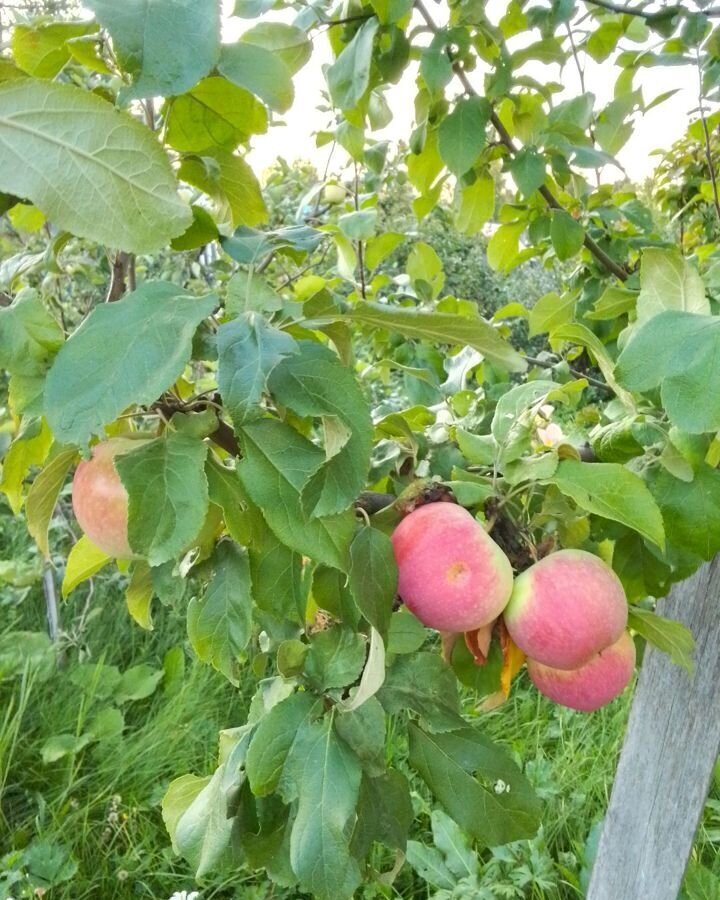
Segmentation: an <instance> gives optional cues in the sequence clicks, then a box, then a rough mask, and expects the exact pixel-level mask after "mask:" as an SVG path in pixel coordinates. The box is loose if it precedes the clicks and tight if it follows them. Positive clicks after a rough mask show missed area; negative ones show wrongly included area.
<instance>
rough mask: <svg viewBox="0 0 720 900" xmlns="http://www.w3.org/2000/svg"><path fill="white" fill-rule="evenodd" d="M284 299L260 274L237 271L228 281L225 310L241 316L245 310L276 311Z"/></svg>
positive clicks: (229, 313)
mask: <svg viewBox="0 0 720 900" xmlns="http://www.w3.org/2000/svg"><path fill="white" fill-rule="evenodd" d="M282 305H283V300H282V297H281V296H280V294H278V293H277V292H276V291H275V290H274V289H273V288H272V287H270V285H269V284H268V283H267V281H265V279H264V278H262V277H261V276H260V275H256V274H254V273H252V274H251V273H250V272H236V273H235V274H234V275H233V277H232V278H231V279H230V281H228V283H227V297H226V300H225V311H226V312H227V314H228V315H231V316H239V315H240V314H241V313H244V312H276V311H277V310H279V309H282Z"/></svg>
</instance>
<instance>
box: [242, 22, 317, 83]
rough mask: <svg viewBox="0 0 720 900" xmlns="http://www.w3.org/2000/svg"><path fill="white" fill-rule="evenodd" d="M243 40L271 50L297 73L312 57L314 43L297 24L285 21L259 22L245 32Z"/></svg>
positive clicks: (291, 71) (292, 71)
mask: <svg viewBox="0 0 720 900" xmlns="http://www.w3.org/2000/svg"><path fill="white" fill-rule="evenodd" d="M241 40H243V41H247V43H249V44H257V45H258V46H259V47H264V48H265V49H266V50H271V51H272V52H273V54H274V55H275V56H277V57H278V58H279V59H281V60H282V61H283V62H284V63H285V65H286V66H287V67H288V69H289V70H290V73H291V74H293V75H294V74H295V72H297V71H298V70H299V69H301V68H302V67H303V66H304V65H305V63H306V62H307V61H308V60H309V59H310V56H311V54H312V44H311V43H310V41H309V40H308V36H307V34H306V33H305V32H304V31H303V30H302V28H298V27H297V26H296V25H287V24H286V23H285V22H259V23H258V24H257V25H254V26H253V27H252V28H250V29H249V30H248V31H245V32H243V35H242V38H241Z"/></svg>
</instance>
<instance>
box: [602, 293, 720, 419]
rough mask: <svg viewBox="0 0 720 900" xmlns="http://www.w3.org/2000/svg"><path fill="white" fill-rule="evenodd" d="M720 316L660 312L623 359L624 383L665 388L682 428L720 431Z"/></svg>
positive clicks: (633, 340)
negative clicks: (719, 362) (718, 365)
mask: <svg viewBox="0 0 720 900" xmlns="http://www.w3.org/2000/svg"><path fill="white" fill-rule="evenodd" d="M719 353H720V318H719V317H717V316H701V315H697V314H694V313H689V312H680V311H675V310H669V311H667V312H661V313H659V314H657V315H655V316H654V317H653V318H651V319H649V320H648V321H647V322H645V324H644V325H642V326H641V327H640V328H639V329H638V331H637V332H636V333H635V334H634V335H633V337H632V338H631V339H630V342H629V343H628V345H627V346H626V347H625V348H624V350H623V351H622V353H621V354H620V356H619V358H618V363H617V368H616V375H617V378H618V380H619V381H620V382H621V384H624V385H625V387H627V388H629V389H630V390H631V391H638V392H640V393H643V392H646V391H650V390H652V389H653V388H657V387H659V388H660V396H661V398H662V403H663V406H664V407H665V411H666V412H667V414H668V418H669V419H670V421H671V422H672V423H673V424H674V425H677V427H678V428H680V429H682V430H683V431H688V432H690V433H691V434H701V433H703V432H708V431H718V430H720V369H718V367H717V366H716V365H715V360H716V359H717V358H718V354H719Z"/></svg>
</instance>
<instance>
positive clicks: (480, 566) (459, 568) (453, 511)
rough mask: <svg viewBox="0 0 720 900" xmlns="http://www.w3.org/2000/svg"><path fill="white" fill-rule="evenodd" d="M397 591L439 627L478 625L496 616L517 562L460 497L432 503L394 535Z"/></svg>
mask: <svg viewBox="0 0 720 900" xmlns="http://www.w3.org/2000/svg"><path fill="white" fill-rule="evenodd" d="M392 543H393V549H394V551H395V559H396V561H397V564H398V573H399V579H398V593H399V594H400V597H401V598H402V599H403V601H404V603H405V605H406V606H407V607H408V609H409V610H410V611H411V612H412V613H414V614H415V616H417V618H418V619H420V621H421V622H422V623H423V624H424V625H427V626H428V627H429V628H435V629H437V630H438V631H451V632H452V631H456V632H457V631H474V630H475V629H476V628H480V627H482V626H483V625H487V624H488V623H489V622H492V621H494V620H495V619H496V618H497V617H498V616H499V615H500V613H501V612H502V610H503V608H504V607H505V604H506V603H507V601H508V598H509V597H510V593H511V591H512V568H511V566H510V562H509V560H508V558H507V557H506V556H505V554H504V553H503V551H502V550H501V549H500V547H498V545H497V544H496V543H495V541H493V539H492V538H491V537H490V536H489V535H488V534H487V533H486V532H485V530H484V529H483V528H482V526H481V525H480V524H479V523H478V522H477V521H476V520H475V519H474V518H473V517H472V516H471V515H470V513H469V512H468V511H467V510H466V509H463V507H462V506H457V505H456V504H455V503H428V504H426V505H425V506H421V507H419V508H418V509H416V510H415V511H414V512H411V513H410V514H409V515H408V516H406V517H405V518H404V519H403V520H402V522H401V523H400V524H399V525H398V527H397V528H396V529H395V531H394V533H393V535H392Z"/></svg>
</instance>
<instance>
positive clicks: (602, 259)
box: [415, 0, 628, 281]
mask: <svg viewBox="0 0 720 900" xmlns="http://www.w3.org/2000/svg"><path fill="white" fill-rule="evenodd" d="M415 8H416V9H417V10H418V12H419V13H420V15H421V16H422V17H423V19H425V22H426V23H427V26H428V28H429V29H430V30H431V31H432V32H433V34H437V33H438V31H439V28H438V26H437V25H436V24H435V22H434V21H433V19H432V17H431V16H430V13H429V12H428V11H427V9H426V8H425V6H424V4H423V2H422V0H415ZM446 52H448V51H447V50H446ZM448 57H449V58H450V62H451V63H452V67H453V71H454V72H455V75H456V76H457V78H458V80H459V81H460V84H462V86H463V88H464V89H465V93H466V94H468V95H469V96H471V97H477V96H479V95H478V92H477V91H476V90H475V88H474V87H473V86H472V84H471V83H470V79H469V78H468V77H467V74H466V73H465V70H464V69H463V67H462V66H461V65H460V63H459V62H457V61H456V60H453V59H452V56H451V54H450V53H449V52H448ZM490 121H491V122H492V125H493V128H494V129H495V131H497V133H498V137H499V138H500V143H501V144H503V145H504V146H505V147H506V148H507V149H508V150H509V151H510V153H511V154H512V155H513V156H515V155H517V153H518V150H519V148H518V146H517V144H516V143H515V141H514V140H513V139H512V136H511V135H510V133H509V132H508V130H507V128H505V126H504V125H503V123H502V121H501V119H500V117H499V116H498V114H497V113H496V112H495V109H494V108H493V109H492V113H491V115H490ZM538 190H539V192H540V195H541V196H542V198H543V199H544V200H545V202H546V203H547V205H548V207H549V208H550V209H558V210H564V209H565V208H564V207H563V205H562V204H561V203H560V201H559V200H558V199H557V197H556V196H555V195H554V194H553V192H552V191H551V190H550V189H549V188H548V187H546V186H545V185H544V184H543V185H542V186H541V187H540V188H538ZM583 244H584V245H585V247H586V248H587V249H588V250H589V251H590V253H591V254H592V255H593V256H594V257H595V259H596V260H597V261H598V262H599V263H600V265H602V266H603V268H605V269H606V270H607V271H608V272H610V273H611V274H613V275H614V276H615V277H616V278H619V279H620V281H626V280H627V278H628V272H627V271H626V270H625V269H624V268H623V266H621V265H620V264H619V263H617V262H615V260H614V259H613V258H612V257H611V256H608V254H607V253H606V252H605V251H604V250H603V249H602V247H601V246H600V245H599V244H598V243H597V241H595V240H593V239H592V238H591V237H590V235H589V234H588V233H587V231H586V232H585V237H584V238H583Z"/></svg>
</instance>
